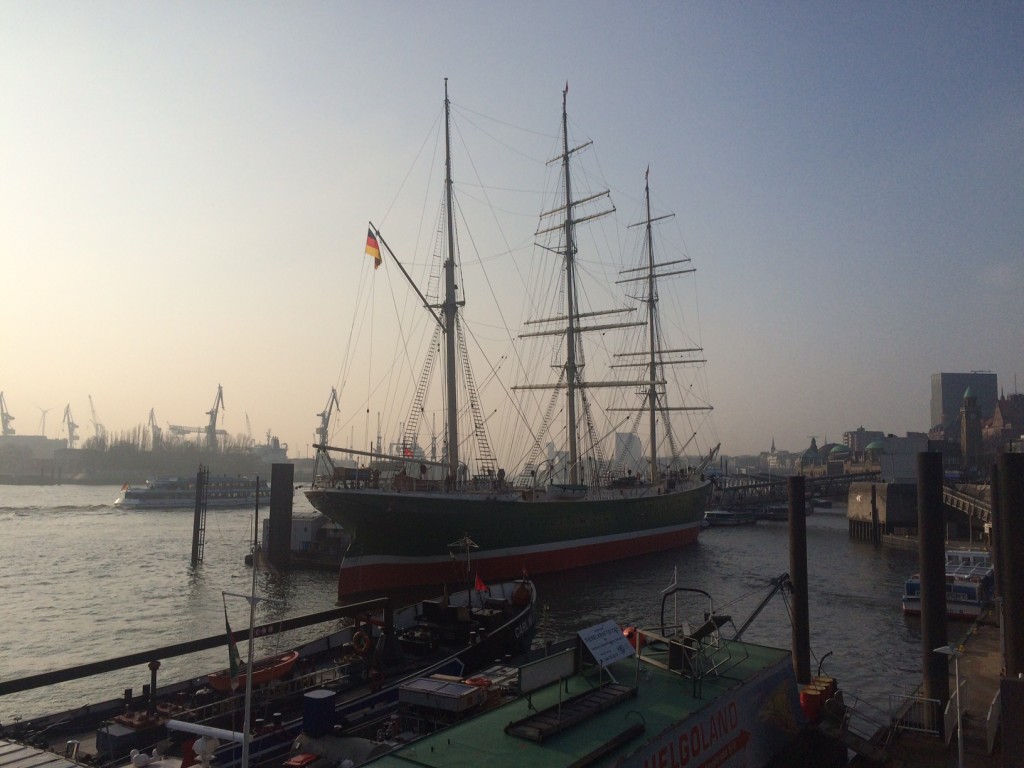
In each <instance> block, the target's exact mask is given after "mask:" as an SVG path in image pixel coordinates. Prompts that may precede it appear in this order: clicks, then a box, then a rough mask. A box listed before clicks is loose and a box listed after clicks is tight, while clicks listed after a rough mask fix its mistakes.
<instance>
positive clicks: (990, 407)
mask: <svg viewBox="0 0 1024 768" xmlns="http://www.w3.org/2000/svg"><path fill="white" fill-rule="evenodd" d="M968 387H969V388H970V390H971V393H972V394H973V395H974V397H975V398H977V401H978V410H979V411H980V412H981V418H982V419H991V418H992V415H993V414H994V413H995V410H996V401H997V400H998V399H999V395H998V392H999V389H998V387H997V385H996V375H995V374H994V373H990V372H988V371H971V372H970V373H933V374H932V414H931V419H932V423H931V424H930V425H929V427H940V426H941V427H943V428H946V429H949V428H950V427H952V428H953V429H952V434H954V435H959V433H960V429H959V423H958V422H959V420H960V406H961V405H963V401H964V393H965V392H966V391H967V389H968Z"/></svg>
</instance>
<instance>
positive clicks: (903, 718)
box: [889, 693, 942, 737]
mask: <svg viewBox="0 0 1024 768" xmlns="http://www.w3.org/2000/svg"><path fill="white" fill-rule="evenodd" d="M889 711H890V713H891V714H892V724H893V728H894V729H895V730H896V731H897V732H898V731H914V732H916V733H927V734H929V735H931V736H936V737H937V736H939V734H940V733H941V730H940V728H939V723H940V722H941V720H940V714H939V713H940V712H941V711H942V702H941V701H939V700H938V699H926V698H925V697H924V696H916V695H913V694H909V695H907V694H898V693H891V694H889Z"/></svg>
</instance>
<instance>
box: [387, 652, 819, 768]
mask: <svg viewBox="0 0 1024 768" xmlns="http://www.w3.org/2000/svg"><path fill="white" fill-rule="evenodd" d="M730 645H731V646H732V648H731V653H732V659H731V660H730V662H729V663H730V664H732V666H727V667H726V668H724V669H723V671H722V674H721V675H720V676H715V675H708V676H706V677H705V678H704V679H703V680H702V682H701V686H700V691H699V694H697V695H695V690H694V689H695V687H696V686H695V683H694V680H693V679H692V678H689V677H684V676H681V675H679V674H677V673H673V672H669V671H667V670H665V669H661V668H659V667H656V666H650V665H648V664H646V663H644V664H638V662H637V660H636V658H635V657H632V658H627V659H624V660H622V661H618V662H615V663H613V664H611V665H610V666H609V668H608V669H609V670H610V671H611V674H612V675H613V676H614V679H615V681H616V682H617V683H618V686H617V687H622V686H630V687H632V686H635V687H636V695H635V696H632V697H628V698H625V699H624V700H621V701H618V702H617V703H611V704H609V705H608V707H607V708H606V709H604V710H603V711H597V712H595V713H592V714H589V715H588V716H585V717H582V718H581V719H579V720H577V721H574V722H573V723H572V724H571V725H570V726H568V727H565V728H564V729H562V730H560V731H558V732H556V733H553V734H552V735H549V736H547V737H546V738H544V739H543V740H542V741H534V740H531V739H529V738H523V737H521V736H515V735H511V734H510V733H506V726H509V725H510V724H511V723H516V722H518V721H520V720H524V719H527V718H530V717H531V716H537V715H538V713H542V714H543V713H544V710H546V709H547V708H552V712H553V713H554V716H556V717H560V718H563V719H564V718H571V717H572V715H571V714H569V713H570V710H571V706H570V702H569V699H570V698H572V697H575V696H578V695H580V694H584V693H587V692H592V691H593V690H594V688H595V687H596V686H597V685H598V683H599V682H607V681H608V673H607V672H603V673H601V674H600V675H599V672H598V670H597V669H596V668H592V669H591V670H590V671H589V672H587V673H586V674H585V675H580V674H577V675H575V676H573V677H571V678H569V679H567V680H565V681H564V684H563V685H560V684H559V683H557V682H555V683H551V684H549V685H547V686H546V687H543V688H541V689H539V690H536V691H534V692H533V693H532V694H531V695H530V696H529V697H523V696H520V697H519V698H515V699H513V700H511V701H510V702H508V703H506V704H503V705H501V706H499V707H497V708H495V709H491V710H490V711H487V712H485V713H483V714H480V715H477V716H475V717H472V718H470V719H468V720H465V721H463V722H461V723H458V724H456V725H454V726H452V727H450V728H447V729H444V730H441V731H437V732H435V733H433V734H432V735H430V736H427V737H425V738H423V739H420V740H418V741H414V742H412V743H410V744H408V745H406V746H404V747H402V748H400V749H398V750H396V751H395V752H392V753H390V754H388V755H385V756H383V757H381V758H380V759H379V760H377V761H374V763H373V765H374V766H381V767H382V768H410V766H429V767H431V768H479V766H486V768H506V767H507V768H520V766H530V767H531V768H547V767H552V768H553V767H554V766H568V765H572V764H573V763H574V762H575V761H577V760H579V759H580V758H582V757H583V756H586V755H592V754H594V753H596V752H598V750H602V749H608V750H609V751H607V752H606V753H604V754H603V757H602V761H601V763H602V764H608V763H610V762H616V761H618V760H620V759H623V758H625V759H626V763H627V764H630V765H632V764H633V763H634V762H638V761H639V764H640V765H644V764H647V763H645V762H643V761H644V760H645V759H646V757H647V756H649V755H650V754H654V755H655V758H654V759H655V762H654V763H652V764H659V763H657V754H658V753H659V751H661V752H664V750H665V749H667V748H669V747H667V746H664V745H663V743H662V742H664V741H665V740H666V739H667V738H669V736H668V734H669V732H670V731H671V729H672V727H673V726H674V725H677V724H679V723H681V722H682V721H687V720H691V721H693V722H694V723H695V725H693V726H692V728H693V729H703V731H702V733H703V734H704V739H705V741H704V743H703V744H696V743H694V745H693V747H692V749H693V750H694V752H695V754H694V755H693V757H694V758H697V757H698V754H696V753H697V752H700V754H699V757H701V758H705V759H707V758H710V757H711V756H713V755H714V754H715V753H717V752H721V753H722V754H726V753H727V751H728V750H736V749H740V750H744V751H747V752H748V754H747V757H748V758H750V759H751V760H752V762H751V764H758V765H760V764H763V763H764V762H766V760H762V759H760V756H762V755H763V754H764V750H765V749H768V750H770V751H771V752H772V753H777V752H778V751H779V750H780V749H782V748H784V747H785V746H786V745H787V744H788V743H789V741H790V740H791V739H792V738H793V735H794V730H796V729H799V727H800V726H801V724H802V722H803V719H802V718H803V715H802V712H800V706H799V702H798V701H796V703H795V704H794V697H796V696H797V690H796V688H795V685H796V684H795V678H794V677H793V671H792V660H791V654H790V652H789V651H787V650H782V649H778V648H769V647H766V646H760V645H751V644H747V643H730ZM645 653H646V651H645ZM666 658H667V657H666ZM484 674H485V675H486V673H484ZM599 677H600V678H601V680H600V681H599ZM787 679H792V684H791V685H789V684H786V683H785V680H787ZM797 698H798V697H797ZM737 712H738V715H737V714H735V713H737ZM766 723H767V724H766ZM638 724H639V725H642V726H643V732H642V734H640V735H638V736H636V735H634V736H632V737H630V738H628V739H626V740H625V741H624V742H623V743H617V744H615V745H614V746H609V744H612V743H614V742H615V739H616V736H618V735H620V734H623V733H624V732H626V731H627V729H629V728H631V727H634V728H635V727H636V726H637V725H638ZM723 724H724V725H723ZM690 727H691V726H690V724H689V723H688V724H687V729H685V732H680V731H677V732H676V735H673V736H672V737H671V739H670V740H671V741H672V745H671V749H673V750H676V754H677V755H678V754H679V752H678V750H679V749H680V748H681V747H680V745H681V744H683V742H685V741H686V739H687V738H693V737H692V736H691V735H690V734H691V730H690ZM709 728H710V729H711V730H715V729H717V728H720V729H721V730H722V732H721V733H720V734H718V735H717V736H715V737H714V740H713V741H714V743H713V744H712V743H710V741H709V740H711V739H712V737H710V736H708V733H709V731H708V729H709ZM694 732H696V731H695V730H694ZM680 733H682V735H679V734H680ZM666 743H667V742H666ZM652 750H653V752H652ZM700 762H701V761H700V760H698V761H696V762H695V764H699V763H700Z"/></svg>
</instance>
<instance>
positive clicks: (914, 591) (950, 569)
mask: <svg viewBox="0 0 1024 768" xmlns="http://www.w3.org/2000/svg"><path fill="white" fill-rule="evenodd" d="M994 583H995V575H994V571H993V568H992V555H991V554H990V553H988V552H984V551H980V550H973V549H960V550H949V551H948V552H946V616H947V617H948V618H950V619H958V620H967V621H971V620H973V619H976V618H977V617H978V616H980V615H981V612H982V611H983V610H985V609H986V608H987V607H988V606H989V604H990V603H991V602H992V591H993V588H994ZM903 613H905V614H907V615H908V616H919V615H920V614H921V575H920V574H917V573H915V574H914V575H913V576H911V577H910V578H909V579H907V582H906V586H905V588H904V592H903Z"/></svg>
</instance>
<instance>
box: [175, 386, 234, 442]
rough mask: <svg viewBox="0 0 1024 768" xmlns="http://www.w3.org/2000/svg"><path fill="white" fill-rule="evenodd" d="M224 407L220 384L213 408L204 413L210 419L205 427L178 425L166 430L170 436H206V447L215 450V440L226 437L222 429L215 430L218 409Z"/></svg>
mask: <svg viewBox="0 0 1024 768" xmlns="http://www.w3.org/2000/svg"><path fill="white" fill-rule="evenodd" d="M223 407H224V388H223V387H221V385H220V384H218V385H217V397H215V398H214V400H213V408H211V409H210V410H208V411H207V412H206V415H207V416H209V417H210V423H209V424H207V425H206V426H205V427H182V426H179V425H178V424H169V425H168V429H169V430H170V433H171V434H172V435H176V436H178V437H181V436H183V435H206V445H207V446H208V447H209V448H210V449H211V450H216V449H217V438H218V437H220V436H225V437H226V436H227V434H228V433H227V432H226V431H225V430H223V429H217V417H218V416H219V415H220V409H221V408H223Z"/></svg>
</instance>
